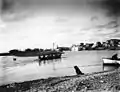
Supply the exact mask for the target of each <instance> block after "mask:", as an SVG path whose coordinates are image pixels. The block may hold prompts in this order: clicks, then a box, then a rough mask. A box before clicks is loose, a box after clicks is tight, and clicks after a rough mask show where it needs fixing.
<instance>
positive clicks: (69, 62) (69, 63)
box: [0, 51, 120, 85]
mask: <svg viewBox="0 0 120 92" xmlns="http://www.w3.org/2000/svg"><path fill="white" fill-rule="evenodd" d="M114 53H118V54H119V55H120V51H80V52H65V54H64V55H63V56H62V59H57V60H49V61H42V62H40V61H38V60H36V59H37V57H34V58H20V59H17V60H16V61H13V60H12V58H13V57H9V58H8V57H0V85H1V84H6V83H12V82H21V81H28V80H33V79H40V78H47V77H56V76H67V75H68V76H69V75H75V74H76V73H75V70H74V68H73V67H74V65H77V66H79V68H80V70H81V71H82V72H84V73H92V72H99V71H103V70H110V69H115V68H116V67H111V66H103V65H102V58H103V57H111V56H112V55H113V54H114Z"/></svg>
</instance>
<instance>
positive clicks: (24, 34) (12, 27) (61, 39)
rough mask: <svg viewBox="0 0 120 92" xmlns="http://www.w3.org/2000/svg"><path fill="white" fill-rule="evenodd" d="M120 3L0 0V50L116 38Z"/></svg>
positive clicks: (100, 0)
mask: <svg viewBox="0 0 120 92" xmlns="http://www.w3.org/2000/svg"><path fill="white" fill-rule="evenodd" d="M119 3H120V2H119V1H118V0H114V1H112V0H109V1H108V0H3V1H2V0H1V11H0V15H1V18H0V42H1V46H0V51H9V50H10V49H14V48H16V49H25V48H51V47H52V43H53V42H55V43H56V44H58V46H71V45H72V44H79V43H80V42H96V41H104V40H106V39H110V38H119V37H120V32H119V8H120V7H119ZM114 6H116V7H114ZM116 29H118V30H116Z"/></svg>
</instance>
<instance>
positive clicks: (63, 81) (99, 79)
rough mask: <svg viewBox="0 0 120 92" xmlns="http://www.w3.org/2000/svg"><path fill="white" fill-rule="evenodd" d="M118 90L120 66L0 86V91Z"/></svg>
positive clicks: (72, 91) (75, 91)
mask: <svg viewBox="0 0 120 92" xmlns="http://www.w3.org/2000/svg"><path fill="white" fill-rule="evenodd" d="M116 90H118V91H120V68H119V69H116V70H112V71H104V72H99V73H91V74H85V75H74V76H64V77H53V78H48V79H39V80H33V81H27V82H22V83H12V84H8V85H3V86H0V92H78V91H80V92H116ZM118 91H117V92H118Z"/></svg>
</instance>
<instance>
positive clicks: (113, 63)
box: [103, 58, 120, 65]
mask: <svg viewBox="0 0 120 92" xmlns="http://www.w3.org/2000/svg"><path fill="white" fill-rule="evenodd" d="M103 64H106V65H107V64H108V65H118V64H120V60H112V59H108V58H103Z"/></svg>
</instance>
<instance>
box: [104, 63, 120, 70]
mask: <svg viewBox="0 0 120 92" xmlns="http://www.w3.org/2000/svg"><path fill="white" fill-rule="evenodd" d="M119 67H120V64H103V71H110V70H114V69H117V68H119Z"/></svg>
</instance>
